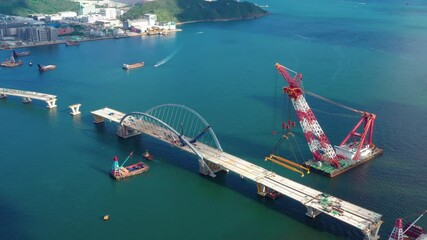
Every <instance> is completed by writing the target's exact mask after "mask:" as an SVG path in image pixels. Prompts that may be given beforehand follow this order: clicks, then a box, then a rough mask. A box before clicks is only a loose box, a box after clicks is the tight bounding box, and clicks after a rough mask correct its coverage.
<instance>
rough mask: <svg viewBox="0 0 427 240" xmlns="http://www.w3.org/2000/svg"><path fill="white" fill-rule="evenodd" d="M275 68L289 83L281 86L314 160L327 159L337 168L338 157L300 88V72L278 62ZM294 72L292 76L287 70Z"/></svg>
mask: <svg viewBox="0 0 427 240" xmlns="http://www.w3.org/2000/svg"><path fill="white" fill-rule="evenodd" d="M276 68H277V70H278V71H279V73H280V74H281V75H282V76H283V78H284V79H285V81H286V82H287V83H288V84H289V86H288V87H284V88H283V92H285V93H286V94H287V95H288V96H289V98H290V100H291V102H292V105H293V106H294V109H295V112H296V115H297V117H298V120H299V123H300V125H301V128H302V130H303V133H304V136H305V138H306V141H307V144H308V147H309V149H310V151H311V153H312V154H313V156H314V158H315V159H316V160H322V161H328V162H329V163H330V164H331V165H333V166H334V167H336V168H339V163H338V157H337V155H336V153H335V150H334V149H333V147H332V145H331V143H330V142H329V140H328V138H327V137H326V135H325V133H324V132H323V130H322V128H321V127H320V125H319V123H318V121H317V119H316V117H315V116H314V113H313V111H312V110H311V108H310V107H309V105H308V104H307V101H306V100H305V97H304V94H303V90H302V89H301V83H302V74H301V73H296V72H294V71H292V70H290V69H288V68H286V67H284V66H282V65H280V64H279V63H276ZM288 70H290V71H292V72H294V73H295V76H294V77H292V76H291V75H290V73H289V71H288Z"/></svg>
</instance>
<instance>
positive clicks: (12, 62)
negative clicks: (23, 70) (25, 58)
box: [0, 54, 22, 68]
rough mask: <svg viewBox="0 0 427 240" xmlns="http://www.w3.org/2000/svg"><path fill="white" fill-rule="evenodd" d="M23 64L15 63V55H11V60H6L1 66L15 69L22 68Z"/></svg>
mask: <svg viewBox="0 0 427 240" xmlns="http://www.w3.org/2000/svg"><path fill="white" fill-rule="evenodd" d="M21 65H22V62H21V61H15V58H14V57H13V54H12V55H10V58H9V59H6V61H4V62H2V63H1V64H0V66H2V67H7V68H13V67H18V66H21Z"/></svg>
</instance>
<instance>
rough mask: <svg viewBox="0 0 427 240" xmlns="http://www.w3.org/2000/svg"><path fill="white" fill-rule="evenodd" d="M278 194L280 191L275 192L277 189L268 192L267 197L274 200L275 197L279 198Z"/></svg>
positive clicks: (279, 194)
mask: <svg viewBox="0 0 427 240" xmlns="http://www.w3.org/2000/svg"><path fill="white" fill-rule="evenodd" d="M280 196H282V194H281V193H279V192H277V191H271V192H269V193H267V197H269V198H271V199H273V200H275V199H276V198H279V197H280Z"/></svg>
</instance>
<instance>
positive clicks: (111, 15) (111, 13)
mask: <svg viewBox="0 0 427 240" xmlns="http://www.w3.org/2000/svg"><path fill="white" fill-rule="evenodd" d="M103 12H104V16H105V19H116V18H117V9H115V8H104V9H103Z"/></svg>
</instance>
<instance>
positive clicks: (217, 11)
mask: <svg viewBox="0 0 427 240" xmlns="http://www.w3.org/2000/svg"><path fill="white" fill-rule="evenodd" d="M147 13H151V14H156V15H157V20H158V21H174V22H191V21H218V20H229V19H251V18H257V17H261V16H264V15H266V14H267V13H268V12H267V11H265V10H263V9H262V8H260V7H258V6H256V5H254V4H252V3H249V2H237V1H235V0H217V1H212V2H207V1H204V0H156V1H151V2H146V3H142V4H136V5H134V6H133V7H132V8H131V9H130V10H129V11H128V12H126V13H125V14H124V15H123V16H122V19H137V18H140V17H141V16H142V15H144V14H147Z"/></svg>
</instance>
